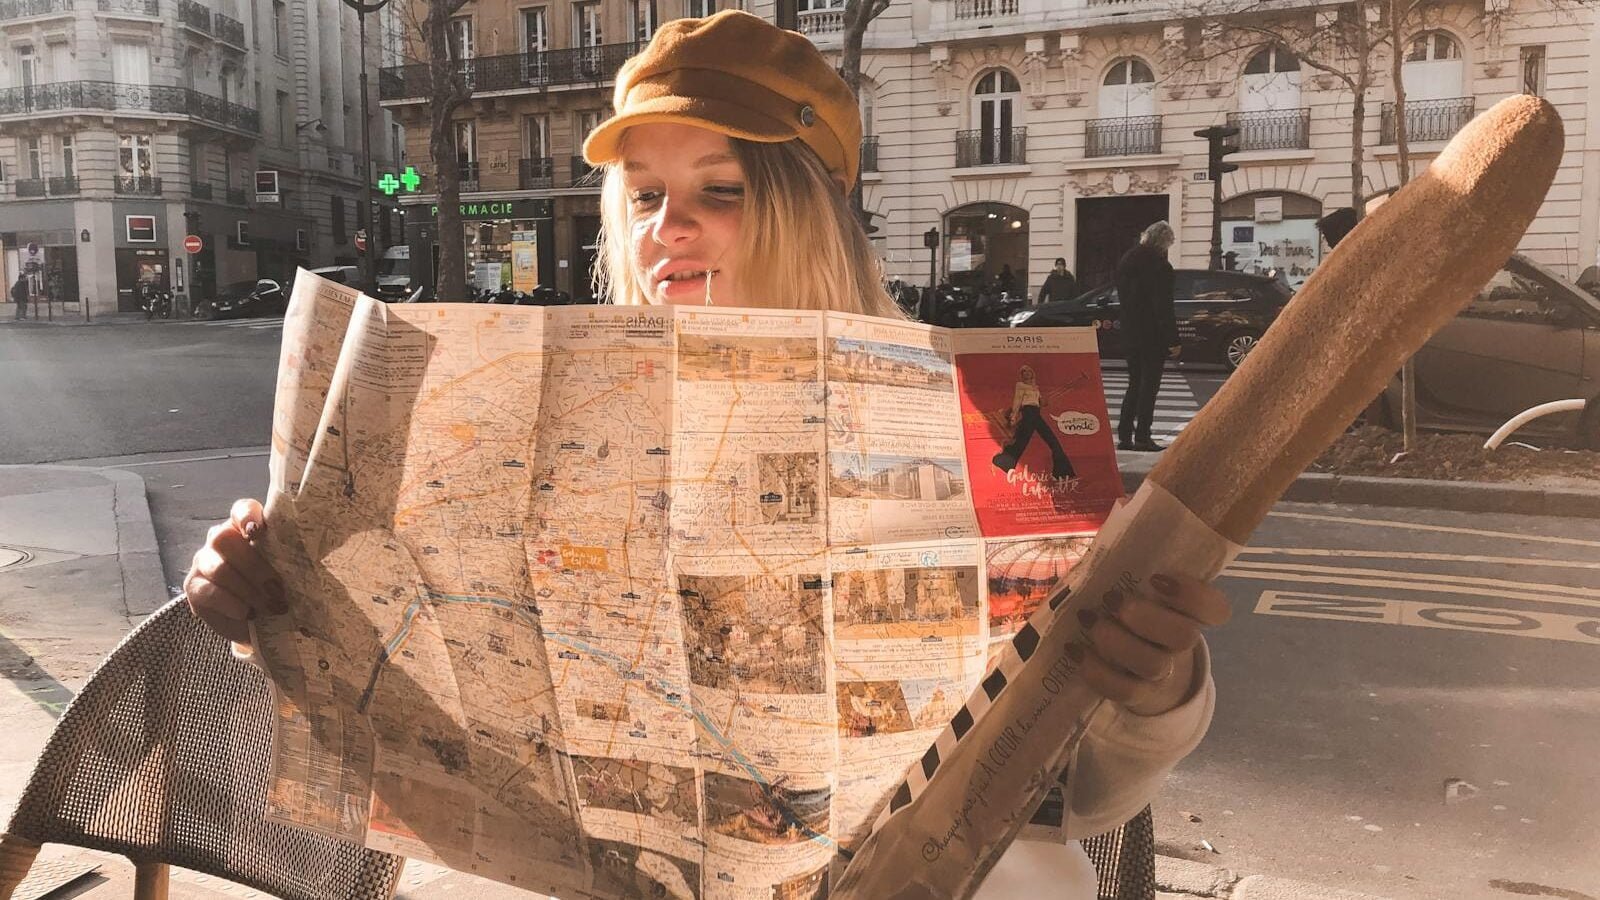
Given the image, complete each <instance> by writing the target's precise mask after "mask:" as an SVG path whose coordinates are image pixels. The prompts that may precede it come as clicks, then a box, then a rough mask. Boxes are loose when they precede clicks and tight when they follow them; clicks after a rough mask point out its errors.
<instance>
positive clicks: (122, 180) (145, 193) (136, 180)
mask: <svg viewBox="0 0 1600 900" xmlns="http://www.w3.org/2000/svg"><path fill="white" fill-rule="evenodd" d="M116 180H117V193H119V194H129V195H133V196H138V197H159V196H161V179H159V178H155V177H153V176H150V175H118V176H117V179H116Z"/></svg>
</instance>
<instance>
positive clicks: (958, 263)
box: [950, 237, 972, 272]
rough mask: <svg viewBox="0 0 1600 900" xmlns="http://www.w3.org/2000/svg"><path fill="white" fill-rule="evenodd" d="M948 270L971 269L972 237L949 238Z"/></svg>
mask: <svg viewBox="0 0 1600 900" xmlns="http://www.w3.org/2000/svg"><path fill="white" fill-rule="evenodd" d="M950 271H952V272H970V271H972V239H971V238H964V237H953V238H951V239H950Z"/></svg>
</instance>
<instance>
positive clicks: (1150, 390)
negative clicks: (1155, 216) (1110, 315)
mask: <svg viewBox="0 0 1600 900" xmlns="http://www.w3.org/2000/svg"><path fill="white" fill-rule="evenodd" d="M1174 240H1176V237H1175V235H1174V234H1173V232H1172V226H1171V225H1169V224H1167V223H1166V222H1157V223H1155V224H1154V225H1151V226H1150V227H1149V228H1146V229H1145V230H1144V233H1143V234H1141V235H1139V243H1138V245H1137V246H1135V247H1134V248H1133V249H1132V250H1129V251H1128V252H1127V253H1125V254H1123V256H1122V260H1121V261H1120V262H1118V263H1117V296H1118V298H1119V301H1120V303H1121V305H1122V346H1123V351H1124V355H1125V356H1126V357H1127V360H1128V392H1127V393H1126V394H1124V395H1123V397H1122V417H1121V418H1120V419H1118V420H1117V438H1118V440H1117V449H1119V450H1144V451H1148V452H1154V451H1157V450H1161V449H1164V448H1163V447H1161V445H1159V444H1157V443H1156V442H1155V439H1154V438H1152V437H1151V435H1150V429H1151V426H1152V424H1153V421H1152V420H1153V419H1154V417H1155V412H1156V393H1157V392H1158V391H1160V389H1161V372H1162V370H1163V369H1164V368H1165V367H1166V361H1167V360H1168V359H1177V358H1178V352H1179V351H1180V350H1181V349H1182V346H1181V345H1180V344H1179V342H1178V321H1177V317H1176V315H1175V313H1174V312H1173V308H1172V287H1173V278H1174V276H1173V272H1172V264H1171V263H1169V262H1167V250H1168V249H1170V248H1171V247H1172V244H1173V242H1174Z"/></svg>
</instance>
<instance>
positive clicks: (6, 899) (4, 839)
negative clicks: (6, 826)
mask: <svg viewBox="0 0 1600 900" xmlns="http://www.w3.org/2000/svg"><path fill="white" fill-rule="evenodd" d="M38 855H39V845H38V844H35V843H34V842H33V841H30V840H27V839H25V838H19V837H17V836H16V835H14V834H4V835H0V900H11V894H12V892H13V891H15V890H16V889H17V885H19V884H21V883H22V879H24V878H27V877H28V870H29V869H31V868H33V861H34V859H35V858H36V857H38Z"/></svg>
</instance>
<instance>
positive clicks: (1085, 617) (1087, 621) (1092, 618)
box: [1078, 609, 1100, 631]
mask: <svg viewBox="0 0 1600 900" xmlns="http://www.w3.org/2000/svg"><path fill="white" fill-rule="evenodd" d="M1099 618H1100V616H1099V614H1098V613H1096V612H1095V611H1094V610H1092V609H1080V610H1078V624H1079V625H1082V626H1083V628H1084V630H1085V631H1087V630H1089V629H1090V628H1093V627H1094V623H1095V622H1096V621H1098V620H1099Z"/></svg>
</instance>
